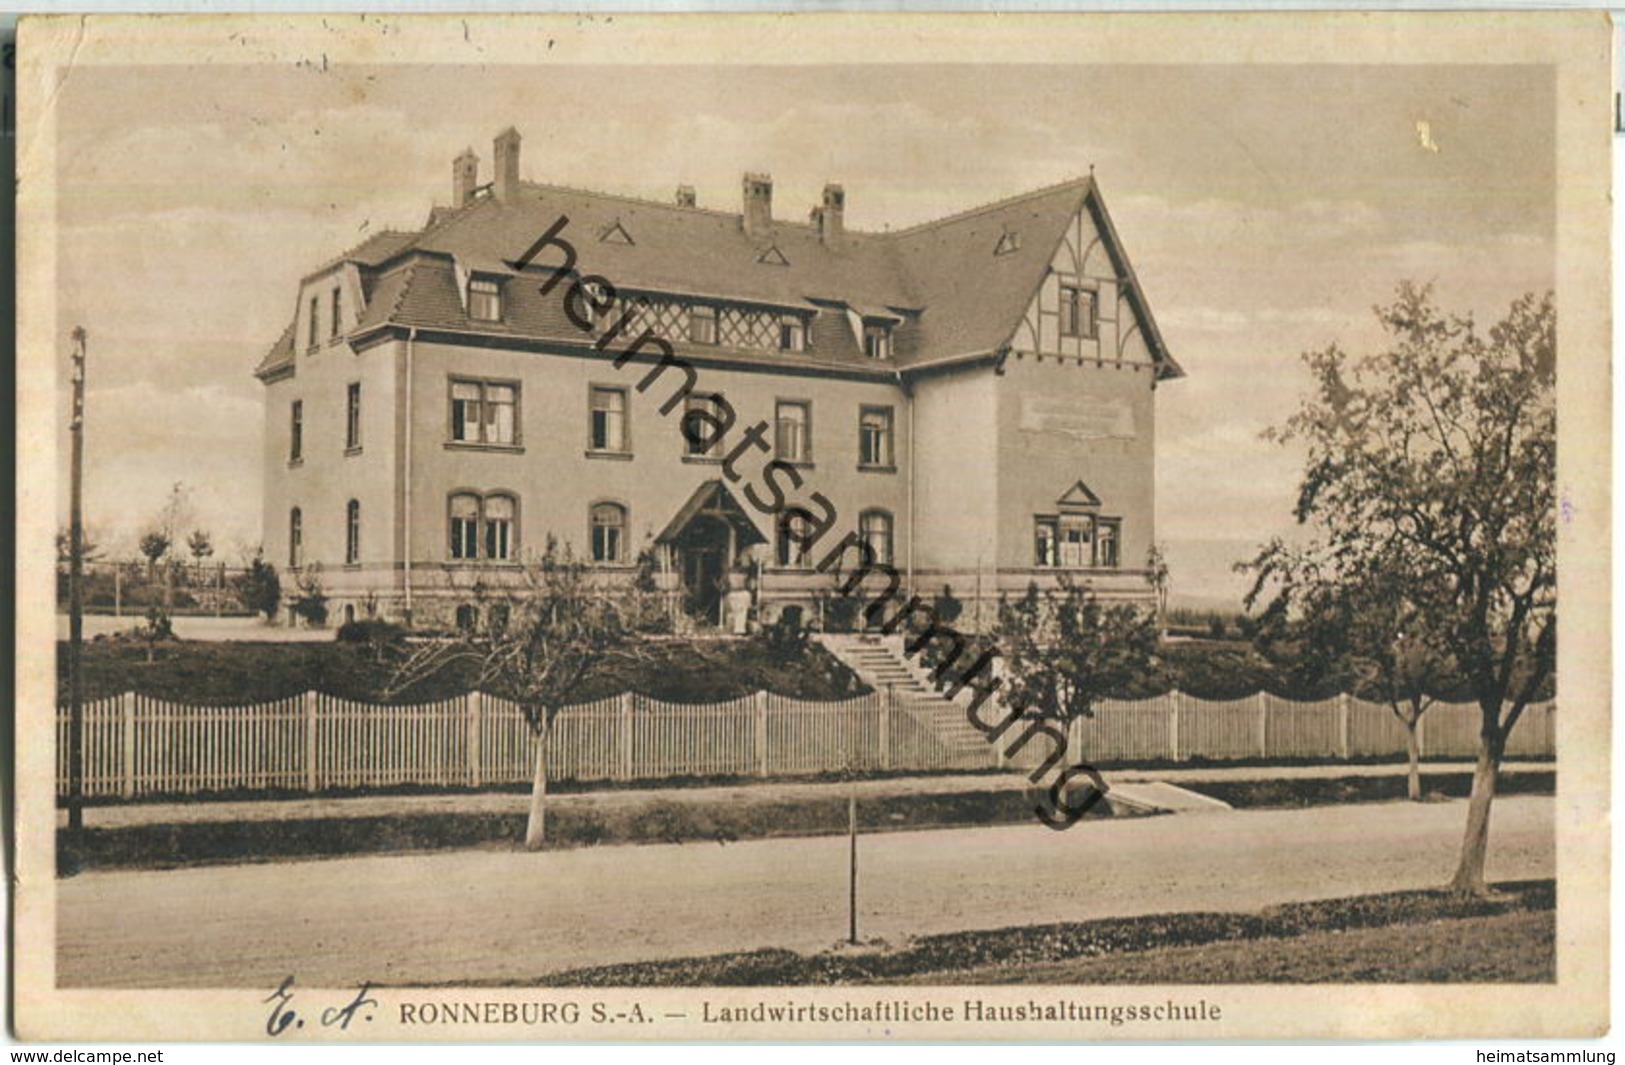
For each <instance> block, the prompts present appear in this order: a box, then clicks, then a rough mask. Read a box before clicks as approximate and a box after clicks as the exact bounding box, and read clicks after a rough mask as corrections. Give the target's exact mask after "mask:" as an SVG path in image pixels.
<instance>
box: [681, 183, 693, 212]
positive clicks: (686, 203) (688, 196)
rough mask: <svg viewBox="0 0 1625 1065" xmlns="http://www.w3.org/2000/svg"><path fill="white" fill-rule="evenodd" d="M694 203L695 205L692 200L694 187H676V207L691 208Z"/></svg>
mask: <svg viewBox="0 0 1625 1065" xmlns="http://www.w3.org/2000/svg"><path fill="white" fill-rule="evenodd" d="M694 203H695V200H694V186H693V185H679V186H677V206H679V207H693V206H694Z"/></svg>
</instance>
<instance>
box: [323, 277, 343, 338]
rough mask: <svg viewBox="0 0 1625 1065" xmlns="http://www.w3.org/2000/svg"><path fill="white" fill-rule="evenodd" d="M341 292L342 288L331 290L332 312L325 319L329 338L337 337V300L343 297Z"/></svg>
mask: <svg viewBox="0 0 1625 1065" xmlns="http://www.w3.org/2000/svg"><path fill="white" fill-rule="evenodd" d="M342 292H343V290H342V289H336V288H335V289H334V290H333V313H332V314H331V315H329V316H328V319H327V339H329V340H337V339H338V338H339V307H340V303H339V301H340V300H341V299H343V295H342Z"/></svg>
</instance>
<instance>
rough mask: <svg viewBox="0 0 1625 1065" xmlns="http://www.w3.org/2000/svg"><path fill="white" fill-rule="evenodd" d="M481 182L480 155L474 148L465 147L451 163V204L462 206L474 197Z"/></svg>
mask: <svg viewBox="0 0 1625 1065" xmlns="http://www.w3.org/2000/svg"><path fill="white" fill-rule="evenodd" d="M479 183H480V157H479V156H477V155H475V154H474V149H472V148H464V149H463V154H462V155H459V156H458V157H457V158H456V159H453V160H452V163H451V205H452V206H453V207H461V206H463V205H464V204H465V203H468V202H469V201H470V200H472V199H473V198H474V190H475V189H476V188H477V187H479Z"/></svg>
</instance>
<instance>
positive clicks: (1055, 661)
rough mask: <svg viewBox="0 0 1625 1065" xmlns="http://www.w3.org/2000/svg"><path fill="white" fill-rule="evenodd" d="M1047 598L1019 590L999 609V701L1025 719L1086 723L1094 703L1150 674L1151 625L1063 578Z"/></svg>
mask: <svg viewBox="0 0 1625 1065" xmlns="http://www.w3.org/2000/svg"><path fill="white" fill-rule="evenodd" d="M1059 581H1060V583H1059V586H1058V587H1057V588H1056V589H1055V590H1053V591H1043V592H1041V591H1039V588H1038V586H1037V584H1029V585H1028V586H1027V594H1026V595H1024V596H1022V597H1021V598H1020V599H1018V600H1016V601H1015V602H1005V601H1001V602H1000V604H999V621H998V630H997V633H998V646H999V650H1000V651H1001V652H1002V654H1003V661H1004V663H1005V665H1006V667H1007V674H1008V675H1007V677H1006V682H1005V689H1004V692H1005V695H1004V700H1005V703H1006V704H1007V705H1010V706H1017V705H1020V706H1025V707H1027V712H1026V716H1027V717H1029V718H1037V719H1040V720H1048V721H1053V722H1057V723H1059V724H1062V725H1065V724H1068V723H1070V722H1071V721H1073V720H1074V719H1076V718H1080V717H1093V716H1094V713H1095V704H1096V703H1097V702H1099V701H1100V700H1101V699H1104V698H1107V697H1108V696H1111V695H1115V694H1117V693H1119V692H1123V691H1126V690H1129V689H1131V688H1133V687H1134V686H1135V685H1136V684H1137V683H1138V682H1139V681H1140V680H1141V679H1142V678H1144V677H1145V676H1146V675H1147V674H1150V673H1152V672H1153V671H1155V670H1156V668H1157V664H1158V663H1157V657H1156V656H1157V644H1158V632H1157V621H1156V618H1155V617H1153V616H1152V615H1151V614H1150V613H1148V612H1146V611H1144V610H1142V609H1140V608H1139V607H1137V606H1135V605H1133V604H1130V603H1115V604H1106V603H1102V602H1101V601H1100V600H1099V598H1098V597H1096V595H1095V594H1094V592H1093V591H1092V590H1090V589H1089V588H1087V587H1085V586H1083V585H1079V584H1077V583H1076V582H1075V581H1073V580H1072V579H1071V578H1070V577H1069V576H1068V575H1067V574H1065V573H1062V574H1060V577H1059Z"/></svg>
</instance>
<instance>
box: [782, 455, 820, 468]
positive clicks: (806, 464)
mask: <svg viewBox="0 0 1625 1065" xmlns="http://www.w3.org/2000/svg"><path fill="white" fill-rule="evenodd" d="M773 461H774V462H777V463H779V464H780V465H782V466H794V467H795V468H796V469H798V470H816V469H817V468H818V466H817V465H816V464H815V463H813V461H812V460H811V459H807V460H803V461H797V460H796V459H781V458H779V457H778V456H776V455H775V456H774V457H773Z"/></svg>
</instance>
